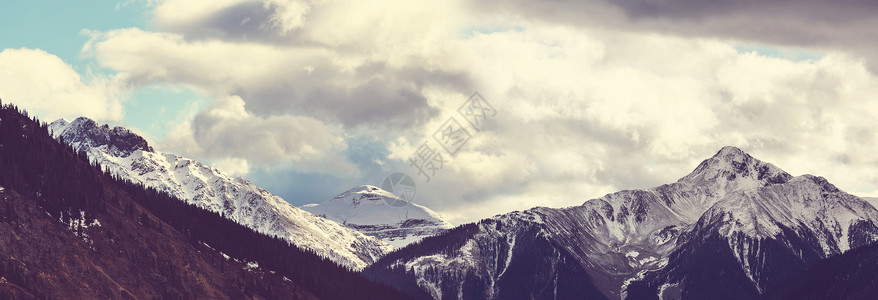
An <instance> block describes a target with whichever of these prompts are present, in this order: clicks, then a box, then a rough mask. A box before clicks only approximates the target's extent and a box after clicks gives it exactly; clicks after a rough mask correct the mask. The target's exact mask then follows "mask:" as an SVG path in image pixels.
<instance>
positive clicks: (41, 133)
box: [0, 105, 878, 299]
mask: <svg viewBox="0 0 878 300" xmlns="http://www.w3.org/2000/svg"><path fill="white" fill-rule="evenodd" d="M0 200H2V205H0V298H3V299H6V298H9V299H38V298H66V297H74V298H123V299H132V298H135V299H136V298H169V299H187V298H200V297H207V298H236V299H314V298H321V299H350V298H363V299H398V298H415V299H827V298H832V299H872V298H873V295H875V293H878V243H876V241H878V210H876V209H875V207H874V206H873V204H870V201H872V203H874V201H875V199H873V198H860V197H857V196H854V195H851V194H848V193H846V192H844V191H842V190H840V189H839V188H837V187H836V186H834V185H833V184H831V183H830V182H829V181H828V180H827V179H825V178H823V177H819V176H814V175H807V174H806V175H800V176H793V175H790V174H789V173H787V172H785V171H784V170H782V169H780V168H778V167H777V166H775V165H773V164H771V163H768V162H764V161H761V160H759V159H756V158H754V157H753V156H751V155H750V154H748V153H745V152H744V151H742V150H741V149H739V148H736V147H723V148H722V149H720V150H719V151H718V152H717V153H716V154H715V155H713V156H712V157H710V158H708V159H706V160H704V161H703V162H701V163H700V164H699V165H698V166H697V167H695V169H694V170H693V171H692V172H691V173H689V174H688V175H686V176H684V177H682V178H680V179H679V180H677V181H676V182H672V183H668V184H664V185H660V186H656V187H652V188H647V189H635V190H623V191H619V192H615V193H611V194H607V195H604V196H602V197H598V198H594V199H591V200H588V201H585V202H584V203H582V204H581V205H577V206H572V207H565V208H546V207H535V208H532V209H528V210H525V211H515V212H510V213H506V214H501V215H497V216H494V217H491V218H487V219H483V220H481V221H478V222H475V223H469V224H463V225H460V226H456V227H454V226H452V225H451V224H449V223H448V222H446V221H444V220H443V219H442V217H441V216H440V215H439V214H437V213H436V212H434V211H432V210H430V209H429V208H426V207H424V206H421V205H418V204H413V203H408V204H407V205H404V206H399V205H395V204H398V203H399V202H400V200H401V199H399V198H398V197H396V196H395V195H393V194H392V193H390V192H387V191H384V190H382V189H380V188H377V187H374V186H369V185H363V186H358V187H355V188H353V189H350V190H348V191H345V192H344V193H341V194H339V195H338V196H336V197H334V198H332V199H329V200H327V201H324V202H322V203H318V204H310V205H305V206H303V207H302V208H297V207H294V206H292V205H290V204H289V203H287V202H286V201H284V200H283V199H281V198H280V197H277V196H275V195H273V194H271V193H269V192H268V191H265V190H263V189H261V188H259V187H258V186H256V185H254V184H252V183H250V182H249V181H247V180H246V179H243V178H231V177H229V176H226V175H225V174H223V173H222V172H221V171H220V170H217V169H215V168H211V167H209V166H207V165H204V164H202V163H199V162H197V161H194V160H192V159H188V158H183V157H180V156H177V155H174V154H170V153H164V152H160V151H156V150H155V149H153V148H152V147H151V146H150V145H149V143H148V142H147V141H146V140H145V139H144V138H142V137H140V136H138V135H136V134H134V133H132V132H131V131H130V130H128V129H125V128H122V127H114V128H110V127H109V126H107V125H98V124H97V123H96V122H94V121H93V120H90V119H87V118H78V119H76V120H74V121H73V122H67V121H65V120H58V121H55V122H53V123H51V124H45V123H42V124H41V123H39V122H38V120H37V119H36V118H31V117H29V116H28V115H27V114H26V112H23V111H20V110H18V109H17V108H16V107H14V106H12V105H3V106H2V108H0ZM391 203H393V204H394V205H391ZM361 270H362V271H361Z"/></svg>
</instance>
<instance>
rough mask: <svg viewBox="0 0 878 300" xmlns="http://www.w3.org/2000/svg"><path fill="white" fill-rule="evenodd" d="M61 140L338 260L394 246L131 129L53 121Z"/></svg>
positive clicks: (351, 263)
mask: <svg viewBox="0 0 878 300" xmlns="http://www.w3.org/2000/svg"><path fill="white" fill-rule="evenodd" d="M49 129H50V130H51V132H52V133H53V135H54V136H55V138H57V139H59V140H64V141H65V142H69V143H71V144H72V145H73V146H74V148H76V149H77V150H81V151H85V152H86V153H87V154H88V156H89V158H90V159H91V160H93V161H97V162H99V163H100V164H101V165H102V166H103V167H105V168H108V169H109V170H110V171H111V172H113V174H115V175H117V176H120V177H122V178H124V179H127V180H130V181H131V182H135V183H141V184H143V185H144V186H147V187H151V188H155V189H158V190H162V191H165V192H167V193H169V194H171V195H173V196H175V197H177V198H179V199H181V200H183V201H186V202H188V203H192V204H194V205H196V206H198V207H201V208H204V209H206V210H210V211H213V212H217V213H221V214H222V215H223V216H225V217H226V218H229V219H230V220H233V221H235V222H238V223H239V224H241V225H244V226H247V227H249V228H252V229H254V230H256V231H257V232H260V233H263V234H266V235H270V236H272V235H273V236H278V237H280V238H283V239H286V240H288V241H290V242H291V243H293V244H295V245H297V246H299V247H302V248H306V249H309V250H311V251H314V252H315V253H317V254H318V255H321V256H325V257H327V258H329V259H331V260H333V261H335V262H337V263H339V264H342V265H345V266H348V267H351V268H353V269H362V268H364V267H365V266H367V265H369V264H371V263H372V262H374V261H375V260H377V259H378V258H379V257H381V256H383V255H384V254H386V253H387V252H389V251H391V250H392V249H393V247H392V246H390V245H388V244H387V243H384V242H382V241H380V240H378V239H377V238H375V237H371V236H367V235H364V234H362V233H360V232H358V231H356V230H351V229H350V228H347V227H345V226H342V225H340V224H338V223H336V222H332V221H330V220H327V219H324V218H320V217H317V216H315V215H313V214H311V213H308V212H306V211H304V210H302V209H299V208H296V207H294V206H292V205H291V204H289V203H288V202H286V201H285V200H283V199H281V198H280V197H278V196H276V195H273V194H271V193H269V192H268V191H266V190H264V189H262V188H260V187H258V186H256V185H254V184H253V183H251V182H249V181H247V180H246V179H243V178H231V177H229V176H226V175H225V174H223V173H222V172H221V171H220V170H218V169H216V168H211V167H209V166H207V165H204V164H202V163H200V162H198V161H195V160H192V159H188V158H184V157H180V156H177V155H174V154H170V153H163V152H160V151H154V150H153V149H152V148H151V147H149V145H148V144H147V143H146V140H144V139H143V138H142V137H140V136H137V135H136V134H134V133H131V132H130V131H129V130H127V129H125V128H122V127H116V128H113V129H110V128H109V126H106V125H104V126H98V125H97V123H95V122H94V121H92V120H90V119H87V118H78V119H76V120H74V121H73V122H70V123H68V122H67V121H64V120H58V121H55V122H52V124H51V125H50V126H49Z"/></svg>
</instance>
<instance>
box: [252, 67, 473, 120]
mask: <svg viewBox="0 0 878 300" xmlns="http://www.w3.org/2000/svg"><path fill="white" fill-rule="evenodd" d="M341 77H347V76H346V75H344V74H341V73H339V72H338V70H337V69H332V68H322V71H315V72H312V73H311V74H309V75H307V76H301V77H299V76H295V77H293V76H291V77H286V78H284V79H279V80H276V81H272V82H266V83H265V84H264V85H263V86H260V87H258V88H241V89H239V90H237V91H235V92H236V93H237V94H239V95H241V96H242V97H243V98H245V99H248V102H247V104H248V109H250V110H252V111H253V112H254V113H256V114H259V115H270V114H276V113H278V112H285V113H304V114H308V115H312V116H317V117H320V118H322V119H329V120H332V121H335V122H338V123H341V124H342V125H343V126H345V127H346V128H352V127H357V126H361V125H365V126H376V125H377V126H385V127H395V128H410V127H412V126H421V125H423V124H424V123H425V122H427V121H428V120H430V119H432V118H434V117H435V116H436V115H437V114H438V110H437V109H436V108H433V107H430V105H429V103H428V102H427V99H426V97H424V95H423V94H422V92H421V91H422V89H423V88H424V87H425V86H427V85H432V86H444V87H447V88H451V89H454V90H463V91H467V90H471V89H472V87H471V85H472V84H471V83H470V81H469V78H468V76H467V75H466V74H458V73H449V72H442V71H430V70H426V69H424V68H419V67H417V66H415V67H409V68H404V69H393V68H387V67H386V66H384V64H382V63H374V64H366V65H365V66H362V67H361V68H358V69H357V72H356V75H354V77H355V78H357V80H356V81H357V82H358V83H357V84H355V85H353V86H341V85H338V84H337V83H335V82H334V81H333V80H331V78H341Z"/></svg>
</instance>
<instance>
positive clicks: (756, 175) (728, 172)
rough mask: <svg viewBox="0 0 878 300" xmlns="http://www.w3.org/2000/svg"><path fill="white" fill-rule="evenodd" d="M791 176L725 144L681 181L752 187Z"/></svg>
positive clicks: (785, 179)
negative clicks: (728, 183)
mask: <svg viewBox="0 0 878 300" xmlns="http://www.w3.org/2000/svg"><path fill="white" fill-rule="evenodd" d="M790 178H792V176H791V175H790V174H788V173H787V172H785V171H784V170H781V169H780V168H778V167H776V166H775V165H773V164H770V163H766V162H763V161H761V160H758V159H756V158H753V156H750V154H747V153H746V152H744V151H742V150H741V149H739V148H737V147H732V146H726V147H723V148H722V149H720V150H719V152H717V153H716V155H714V156H713V157H711V158H709V159H706V160H704V161H703V162H701V164H699V165H698V167H696V168H695V170H694V171H692V173H689V175H686V176H685V177H683V178H681V179H680V181H682V182H689V183H706V182H716V183H722V182H724V181H735V182H737V183H739V184H750V185H753V187H757V186H762V185H765V184H766V183H768V184H772V183H783V182H786V181H787V180H789V179H790Z"/></svg>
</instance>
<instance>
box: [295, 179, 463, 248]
mask: <svg viewBox="0 0 878 300" xmlns="http://www.w3.org/2000/svg"><path fill="white" fill-rule="evenodd" d="M398 201H403V200H402V199H400V198H399V197H397V196H396V195H394V194H393V193H390V192H388V191H385V190H382V189H380V188H378V187H375V186H371V185H362V186H358V187H355V188H353V189H350V190H348V191H346V192H344V193H341V194H340V195H338V196H336V197H335V198H332V199H330V200H327V201H325V202H323V203H320V204H309V205H305V206H302V209H304V210H306V211H309V212H311V213H313V214H315V215H318V216H321V217H324V218H327V219H329V220H332V221H336V222H338V223H341V224H344V225H345V226H348V227H350V228H353V229H356V230H358V231H360V232H362V233H364V234H366V235H371V236H375V237H378V238H380V239H381V240H383V241H385V242H387V243H390V244H391V245H393V246H395V247H403V246H405V245H408V244H410V243H412V242H415V241H418V240H420V239H421V238H423V237H425V236H430V235H435V234H438V233H441V232H444V231H445V230H448V229H450V228H452V227H453V226H452V225H451V224H450V223H448V222H446V221H445V220H444V219H442V216H440V215H439V214H438V213H436V212H434V211H433V210H431V209H429V208H427V207H424V206H421V205H418V204H414V203H409V204H408V205H404V206H395V205H391V203H396V202H398Z"/></svg>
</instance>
